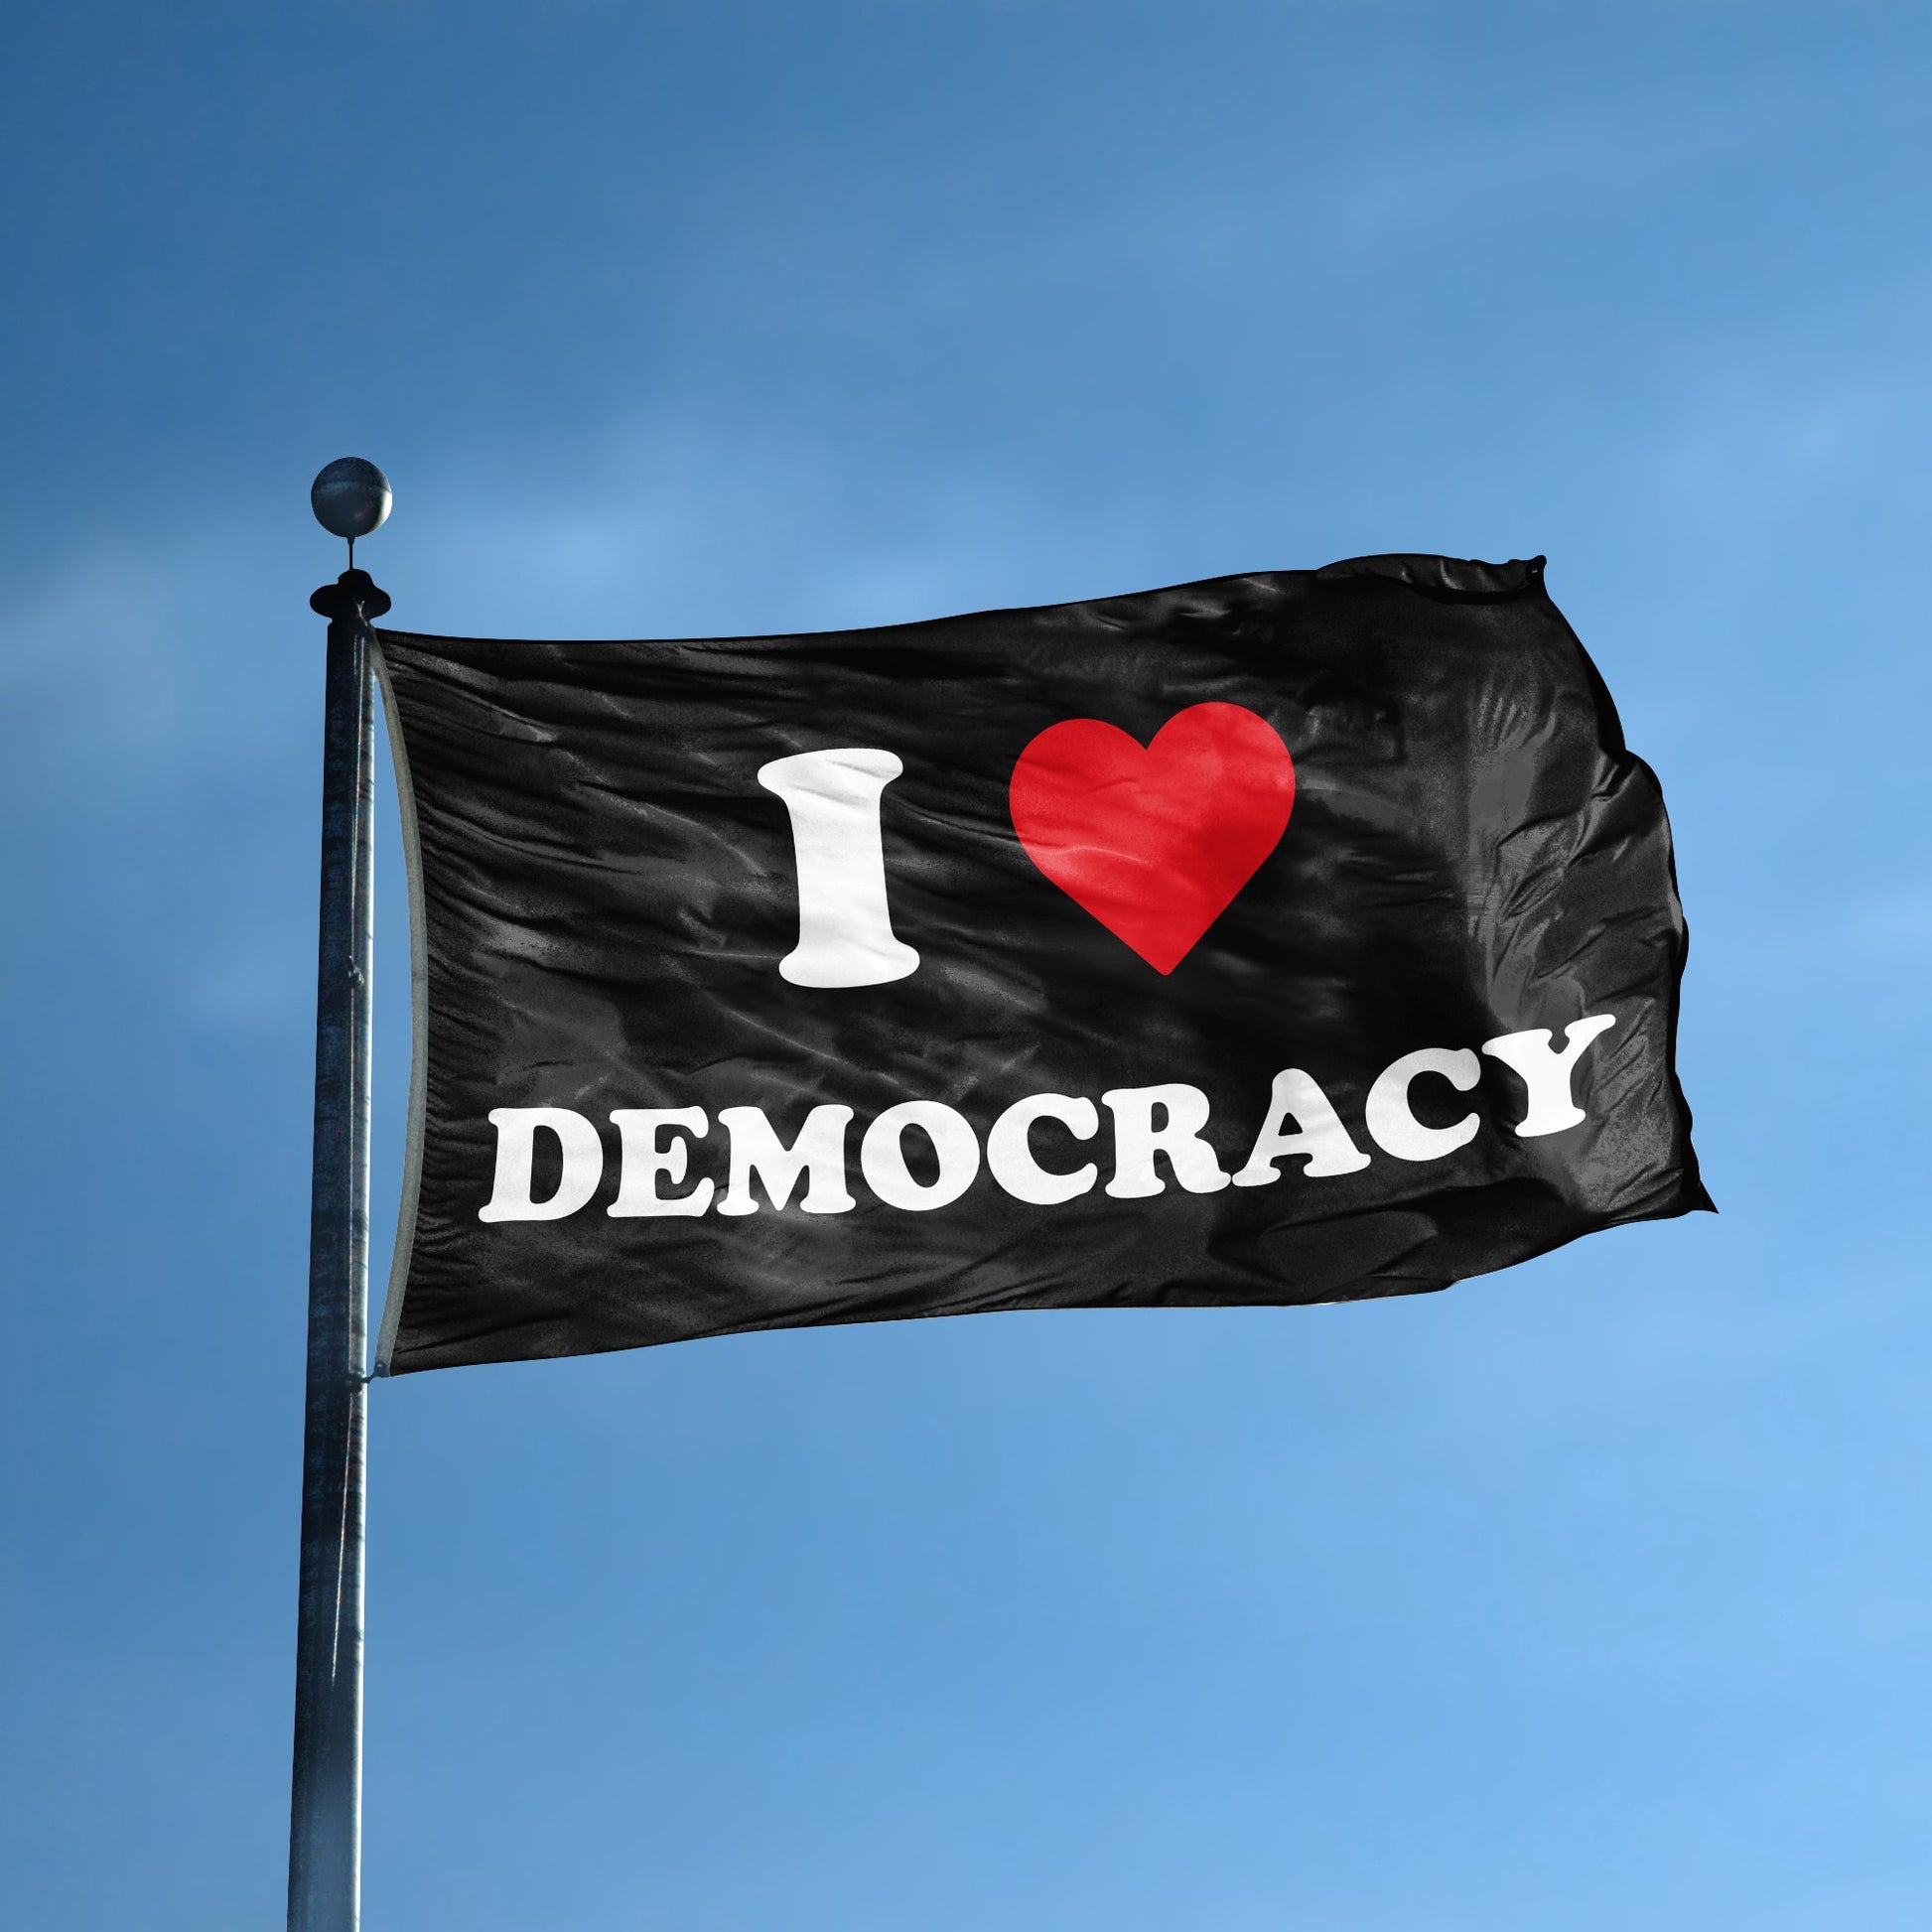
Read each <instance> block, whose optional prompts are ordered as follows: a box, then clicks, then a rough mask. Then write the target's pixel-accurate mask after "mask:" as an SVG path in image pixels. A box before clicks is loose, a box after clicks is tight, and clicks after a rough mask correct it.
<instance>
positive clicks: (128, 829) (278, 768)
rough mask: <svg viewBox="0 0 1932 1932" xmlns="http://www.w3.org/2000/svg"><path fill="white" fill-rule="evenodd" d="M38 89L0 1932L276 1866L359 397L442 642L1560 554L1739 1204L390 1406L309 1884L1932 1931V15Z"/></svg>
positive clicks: (169, 1917)
mask: <svg viewBox="0 0 1932 1932" xmlns="http://www.w3.org/2000/svg"><path fill="white" fill-rule="evenodd" d="M8 57H9V59H8V65H9V71H10V79H9V95H10V106H9V112H8V115H7V116H6V119H5V123H4V125H3V126H0V150H3V151H4V160H5V166H6V171H7V179H8V181H9V182H10V184H11V193H10V194H9V195H8V197H7V198H6V206H5V209H4V212H3V213H0V226H3V227H4V230H5V235H6V259H7V261H8V264H9V267H10V270H11V273H10V276H9V281H10V284H11V292H10V296H9V299H8V302H7V304H6V305H5V311H4V316H0V344H3V345H4V348H5V360H6V367H7V370H8V373H9V379H8V380H7V382H6V383H5V384H4V385H0V419H3V420H0V448H4V451H5V460H4V463H0V496H3V497H4V503H3V505H0V507H3V509H4V514H0V548H3V549H4V578H0V694H3V695H4V705H3V706H0V735H3V736H0V746H3V747H4V754H5V755H4V758H0V801H4V819H3V820H0V822H3V823H4V825H5V827H6V830H5V832H4V834H0V841H3V849H4V854H5V860H4V866H5V874H4V876H5V878H6V881H7V896H6V902H5V911H4V914H3V915H0V917H3V918H4V925H0V976H3V978H0V996H3V997H0V1051H3V1052H4V1062H3V1064H0V1092H4V1095H5V1103H6V1104H5V1106H4V1108H0V1175H4V1180H0V1205H4V1211H5V1225H6V1241H5V1244H4V1252H5V1254H6V1256H7V1265H6V1284H5V1295H6V1304H5V1306H6V1310H7V1329H8V1336H9V1341H10V1346H9V1347H8V1348H7V1349H6V1351H5V1354H4V1357H0V1377H3V1378H4V1392H3V1396H0V1640H3V1641H4V1650H3V1651H0V1654H4V1656H5V1657H6V1658H7V1660H8V1663H7V1666H6V1673H5V1674H6V1677H7V1679H8V1682H7V1686H6V1691H5V1705H6V1711H7V1716H6V1720H5V1723H4V1728H0V1869H4V1870H5V1871H6V1873H7V1877H6V1879H5V1886H6V1893H7V1899H8V1906H7V1915H8V1917H9V1918H10V1919H11V1920H13V1921H14V1922H17V1923H20V1924H22V1925H32V1926H36V1927H43V1926H45V1927H60V1928H69V1927H71V1928H76V1929H79V1928H88V1929H91V1928H96V1927H98V1928H103V1929H104V1928H109V1927H112V1928H119V1927H122V1926H125V1925H128V1924H131V1923H137V1922H138V1923H140V1924H142V1925H143V1926H146V1927H149V1928H152V1929H153V1932H227V1929H228V1928H234V1932H241V1928H243V1927H250V1928H253V1927H259V1926H261V1925H264V1924H273V1923H275V1922H276V1917H277V1914H278V1913H279V1911H280V1909H281V1893H282V1885H283V1880H284V1859H285V1831H286V1816H285V1808H286V1779H287V1745H288V1736H287V1733H288V1703H289V1683H290V1672H291V1665H292V1653H293V1637H294V1563H295V1536H296V1508H297V1494H298V1478H299V1462H300V1401H301V1367H302V1323H303V1307H302V1297H303V1286H304V1284H303V1270H304V1254H305V1241H306V1199H307V1180H308V1108H309V1086H308V1082H309V1052H310V1026H311V1017H312V1005H311V1003H312V999H313V984H314V981H313V919H314V892H315V839H316V825H317V808H316V806H317V801H316V790H317V775H318V735H319V723H320V715H319V705H320V690H321V666H322V637H321V628H322V627H321V624H320V623H319V621H317V620H315V619H314V618H313V617H311V616H310V614H309V612H308V610H307V608H306V600H307V596H308V593H309V591H310V589H311V588H312V587H313V586H314V585H315V584H317V583H319V582H321V581H322V580H323V579H325V578H326V577H331V576H333V575H334V574H335V572H336V571H337V570H338V569H339V568H340V555H339V550H338V548H337V547H336V546H334V545H332V544H331V543H330V542H329V541H328V540H327V539H326V538H324V537H323V536H322V534H321V533H320V532H319V531H318V530H317V529H316V528H315V526H314V525H313V523H312V522H311V521H310V518H309V514H308V509H307V505H306V500H305V492H306V489H307V484H308V481H309V478H310V477H311V475H312V474H313V473H314V471H315V470H316V469H317V468H318V467H319V466H320V465H321V464H322V463H324V462H325V461H327V460H328V459H330V458H332V457H335V456H338V455H341V454H345V453H348V452H355V453H359V454H363V455H367V456H369V457H372V458H374V459H375V460H377V461H378V462H380V463H382V464H383V465H384V467H385V468H386V469H387V470H388V471H389V473H390V475H391V477H392V478H393V480H394V482H395V484H396V488H397V504H398V507H397V510H396V514H395V518H394V520H393V522H392V523H391V524H390V526H389V527H388V528H387V529H386V530H384V531H383V532H382V533H381V534H380V535H379V536H378V537H376V538H374V539H372V540H371V541H370V542H369V543H368V545H367V546H366V548H365V551H364V554H363V559H362V560H363V561H364V562H365V563H366V564H367V565H368V567H369V568H370V569H371V570H372V571H373V572H374V573H375V574H376V576H377V577H378V579H379V580H380V581H381V582H382V583H383V584H384V585H385V587H386V588H387V589H388V590H389V591H390V592H391V594H392V595H393V597H394V599H395V618H396V621H398V622H400V623H403V624H406V625H410V626H419V627H422V628H426V629H432V630H435V629H443V630H453V631H465V630H474V631H481V632H493V633H496V634H512V635H515V634H526V635H543V634H546V633H547V634H553V635H565V636H569V635H585V634H591V635H596V634H618V635H637V634H653V633H654V634H676V633H680V632H682V633H691V632H698V633H719V632H727V633H728V632H734V631H746V630H764V629H790V628H800V627H811V626H830V625H843V624H851V623H864V622H873V621H890V620H895V619H900V618H916V617H922V616H930V615H937V614H939V613H943V612H946V611H953V610H961V609H972V608H979V607H984V606H989V605H998V604H1006V603H1020V602H1039V601H1057V600H1062V599H1068V598H1075V597H1081V596H1086V595H1092V594H1101V593H1107V592H1117V591H1124V590H1130V589H1138V588H1142V587H1145V586H1149V585H1155V584H1160V583H1167V582H1175V581H1181V580H1185V579H1188V578H1191V577H1200V576H1207V575H1213V574H1217V573H1221V572H1226V571H1233V570H1243V569H1263V568H1283V567H1293V566H1299V565H1312V564H1319V563H1322V562H1325V561H1328V560H1329V559H1331V558H1335V557H1343V556H1350V555H1356V554H1360V553H1363V552H1369V551H1377V550H1398V549H1418V550H1442V551H1447V552H1450V553H1454V554H1462V555H1476V556H1485V557H1508V556H1515V555H1525V554H1533V553H1536V552H1539V551H1543V552H1547V553H1548V554H1549V556H1550V558H1551V565H1550V582H1551V586H1552V588H1553V590H1554V592H1555V594H1556V596H1557V598H1558V600H1559V602H1560V603H1561V604H1562V605H1563V606H1564V608H1565V610H1566V611H1567V613H1568V614H1569V616H1570V618H1571V619H1572V621H1573V622H1574V623H1575V624H1576V625H1577V627H1578V629H1579V630H1580V631H1581V632H1582V634H1583V635H1584V637H1585V639H1586V641H1587V643H1588V644H1589V646H1590V648H1591V650H1592V652H1593V653H1594V655H1595V657H1596V659H1597V661H1598V663H1599V664H1600V665H1601V667H1602V669H1603V671H1604V673H1605V675H1606V677H1607V678H1608V680H1609V682H1610V685H1611V687H1612V689H1613V691H1614V692H1615V694H1616V696H1617V698H1618V701H1619V704H1620V706H1621V708H1622V712H1623V717H1624V722H1625V726H1626V729H1627V731H1628V734H1629V736H1630V739H1631V742H1632V743H1633V744H1634V745H1635V747H1636V748H1637V749H1638V750H1639V751H1640V752H1642V753H1643V754H1644V755H1645V756H1646V757H1647V758H1648V759H1650V760H1651V761H1652V763H1653V764H1655V765H1656V767H1657V768H1658V770H1659V772H1660V773H1661V775H1662V777H1663V780H1664V784H1665V789H1666V794H1667V796H1668V798H1669V800H1670V802H1671V806H1672V811H1673V817H1674V820H1675V824H1676V827H1677V835H1678V844H1679V862H1680V872H1681V877H1682V883H1683V889H1684V896H1685V900H1686V904H1687V907H1688V911H1689V914H1690V918H1691V925H1692V934H1693V946H1692V964H1691V971H1690V975H1689V979H1688V982H1687V987H1686V996H1685V1017H1684V1032H1683V1041H1682V1066H1683V1073H1684V1078H1685V1082H1686V1086H1687V1088H1688V1090H1689V1093H1690V1096H1691V1099H1692V1102H1693V1104H1694V1106H1695V1108H1696V1110H1697V1116H1698V1133H1699V1141H1700V1146H1701V1150H1702V1153H1703V1156H1704V1161H1705V1167H1706V1173H1707V1177H1708V1179H1709V1181H1710V1184H1711V1186H1712V1190H1713V1192H1714V1193H1715V1194H1716V1196H1717V1198H1718V1200H1719V1203H1720V1205H1721V1207H1722V1208H1723V1210H1724V1212H1723V1214H1722V1215H1721V1216H1720V1217H1716V1218H1713V1217H1708V1216H1706V1217H1698V1218H1695V1219H1693V1220H1689V1221H1682V1222H1677V1223H1671V1224H1666V1225H1661V1226H1650V1227H1641V1228H1632V1229H1626V1230H1620V1231H1618V1232H1615V1233H1612V1234H1609V1235H1605V1236H1602V1237H1598V1238H1596V1239H1593V1240H1591V1241H1589V1242H1587V1243H1584V1244H1582V1245H1581V1246H1579V1247H1576V1248H1573V1249H1571V1250H1569V1251H1567V1252H1565V1253H1562V1254H1559V1255H1555V1256H1552V1257H1549V1258H1547V1259H1545V1260H1542V1261H1539V1262H1536V1263H1534V1264H1532V1265H1530V1266H1528V1267H1525V1268H1521V1269H1518V1270H1516V1271H1514V1272H1512V1273H1510V1274H1507V1275H1502V1276H1497V1277H1492V1278H1489V1279H1486V1280H1483V1281H1480V1282H1476V1283H1471V1284H1467V1285H1465V1286H1463V1287H1461V1288H1458V1289H1455V1290H1452V1291H1450V1292H1449V1294H1447V1295H1443V1296H1438V1297H1432V1298H1425V1299H1421V1300H1416V1301H1408V1302H1394V1303H1383V1304H1376V1305H1371V1306H1366V1307H1359V1308H1344V1309H1327V1310H1318V1311H1201V1312H1187V1313H1180V1312H1163V1313H1154V1312H1148V1313H1139V1314H1103V1313H1074V1314H1056V1315H1045V1314H1036V1315H1028V1316H1014V1317H1004V1318H994V1317H988V1318H982V1319H978V1320H960V1321H950V1322H933V1323H903V1324H897V1325H892V1326H886V1327H879V1328H852V1329H835V1330H829V1331H822V1332H805V1333H796V1334H770V1335H759V1336H752V1337H744V1338H738V1339H731V1340H724V1341H716V1342H705V1343H697V1344H691V1345H687V1346H683V1347H677V1348H668V1349H660V1350H653V1351H647V1352H644V1353H640V1354H630V1355H618V1356H611V1357H605V1358H597V1359H591V1360H583V1361H574V1362H561V1363H545V1364H530V1365H518V1366H512V1367H505V1368H487V1369H475V1370H462V1371H452V1372H447V1373H443V1374H436V1375H426V1376H421V1377H414V1378H410V1379H409V1380H407V1381H404V1382H399V1383H397V1384H395V1385H392V1386H386V1387H378V1388H377V1389H376V1391H375V1399H374V1404H373V1425H372V1434H373V1476H372V1496H373V1502H372V1520H371V1530H372V1550H371V1587H370V1617H369V1624H370V1661H369V1729H368V1807H369V1821H368V1839H367V1859H366V1878H367V1907H366V1911H367V1921H368V1923H369V1924H370V1925H371V1927H373V1928H381V1927H385V1926H391V1925H394V1926H403V1925H407V1926H411V1927H415V1928H421V1932H443V1928H449V1929H450V1932H457V1928H461V1929H462V1932H563V1928H566V1927H568V1928H576V1927H582V1926H599V1927H614V1928H615V1927H621V1928H635V1929H636V1932H767V1928H774V1929H775V1928H783V1932H821V1929H822V1932H870V1929H871V1928H879V1932H886V1929H887V1928H891V1932H905V1928H918V1932H984V1929H985V1928H987V1927H990V1926H994V1925H998V1926H1001V1927H1003V1928H1012V1929H1013V1932H1066V1929H1067V1928H1082V1927H1088V1926H1092V1927H1105V1928H1107V1929H1108V1932H1274V1928H1279V1927H1284V1926H1290V1925H1293V1926H1310V1927H1327V1926H1335V1927H1341V1926H1346V1927H1348V1928H1349V1929H1350V1932H1463V1929H1464V1928H1467V1929H1468V1932H1478V1928H1479V1929H1480V1932H1514V1929H1515V1928H1522V1932H1532V1929H1534V1932H1546V1929H1547V1928H1549V1927H1552V1926H1561V1927H1564V1928H1565V1929H1566V1932H1597V1928H1602V1932H1623V1929H1624V1928H1628V1927H1631V1926H1634V1925H1642V1926H1644V1927H1646V1928H1655V1929H1656V1932H1673V1929H1674V1928H1692V1927H1697V1928H1704V1927H1708V1926H1710V1925H1713V1924H1738V1925H1746V1924H1747V1925H1750V1926H1752V1927H1753V1928H1755V1932H1783V1929H1784V1928H1791V1929H1792V1932H1797V1929H1798V1928H1804V1929H1805V1932H1812V1929H1813V1928H1817V1927H1820V1926H1827V1925H1829V1926H1858V1927H1861V1928H1864V1929H1865V1932H1884V1929H1886V1928H1894V1927H1896V1928H1905V1927H1912V1928H1917V1927H1920V1926H1922V1925H1923V1924H1924V1923H1925V1920H1926V1914H1927V1910H1928V1896H1929V1895H1932V1850H1928V1847H1929V1846H1932V1837H1928V1833H1927V1830H1926V1818H1927V1815H1928V1810H1929V1809H1932V1761H1928V1755H1927V1750H1926V1743H1925V1738H1926V1733H1927V1728H1928V1717H1929V1716H1932V1710H1929V1709H1928V1698H1929V1696H1932V1553H1929V1552H1928V1548H1927V1540H1926V1534H1925V1528H1924V1524H1925V1513H1924V1504H1923V1496H1924V1489H1925V1481H1924V1470H1925V1468H1926V1465H1927V1460H1928V1455H1932V1409H1929V1408H1928V1404H1927V1403H1926V1401H1925V1399H1924V1393H1923V1383H1924V1380H1925V1368H1926V1363H1927V1359H1928V1344H1932V1314H1929V1313H1928V1311H1927V1308H1926V1295H1925V1269H1924V1265H1923V1260H1922V1256H1923V1253H1924V1248H1925V1238H1926V1232H1927V1230H1926V1227H1925V1220H1926V1189H1925V1184H1924V1173H1925V1166H1926V1157H1927V1152H1928V1147H1927V1142H1928V1135H1927V1132H1926V1128H1925V1125H1924V1106H1925V1091H1926V1068H1927V1046H1928V1025H1927V1018H1926V1015H1927V1000H1926V993H1925V988H1926V986H1927V983H1928V967H1932V867H1928V862H1927V858H1926V842H1925V836H1924V829H1923V828H1924V804H1923V793H1924V782H1925V780H1924V772H1925V765H1926V760H1925V753H1924V748H1923V732H1924V729H1925V726H1924V720H1925V718H1926V716H1927V712H1928V699H1932V670H1929V669H1928V664H1929V662H1932V654H1929V653H1928V648H1927V639H1926V637H1925V635H1924V621H1923V615H1922V614H1923V611H1924V600H1925V593H1924V579H1925V575H1926V566H1927V552H1928V544H1927V538H1926V530H1927V527H1928V524H1932V508H1929V507H1928V505H1932V487H1928V483H1932V478H1928V474H1927V472H1928V464H1927V459H1926V454H1925V453H1926V449H1927V447H1928V429H1932V384H1929V383H1928V377H1927V369H1926V347H1925V345H1926V343H1927V341H1928V340H1932V260H1928V256H1927V252H1926V249H1925V245H1924V239H1923V237H1924V234H1925V231H1926V223H1925V212H1924V186H1925V181H1926V179H1927V165H1928V160H1932V156H1929V155H1928V148H1929V147H1932V134H1929V132H1928V130H1932V116H1929V115H1928V108H1929V107H1932V18H1928V16H1927V15H1926V14H1925V12H1924V10H1923V9H1919V8H1912V7H1907V6H1881V5H1858V4H1846V3H1845V0H1840V4H1835V5H1830V6H1825V5H1812V6H1780V5H1775V4H1773V5H1762V6H1746V5H1741V4H1739V5H1726V4H1707V5H1696V4H1683V5H1668V6H1661V5H1642V4H1634V5H1633V4H1622V5H1617V6H1593V5H1577V6H1559V5H1544V6H1528V5H1525V6H1503V5H1489V4H1469V3H1468V0H1464V3H1463V4H1453V5H1450V4H1440V5H1419V6H1398V5H1381V4H1375V0H1364V3H1363V4H1351V5H1296V4H1270V5H1259V4H1221V3H1219V0H1193V4H1189V5H1184V6H1183V5H1179V4H1163V5H1150V6H1142V5H1134V4H1124V5H1117V6H1100V5H1074V4H1051V3H1050V0H1049V3H1042V4H1025V3H1024V0H1006V3H1005V4H1000V3H997V0H984V3H983V4H971V3H969V0H948V3H938V0H935V4H918V0H876V4H870V5H866V4H843V3H838V0H827V4H811V5H797V6H791V7H783V8H780V7H770V6H750V5H745V4H740V3H739V0H712V4H708V5H702V6H700V5H695V4H668V5H663V6H658V7H654V8H649V9H645V8H640V7H635V6H615V5H587V4H568V3H567V0H551V4H548V5H546V6H544V7H542V8H537V7H533V6H529V7H514V8H511V7H501V6H487V5H483V6H477V5H469V6H462V7H459V6H455V5H439V4H427V3H424V4H401V5H382V6H378V5H374V4H360V3H358V0H345V4H339V5H337V6H334V7H332V8H329V9H322V8H317V7H311V6H287V7H277V8H273V9H267V8H258V7H245V6H240V5H235V6H215V5H210V4H206V0H186V3H185V4H182V5H178V6H174V7H170V8H167V9H153V8H141V7H132V6H128V7H105V6H98V5H88V4H84V0H83V3H82V4H75V5H70V6H67V7H63V8H60V9H53V8H42V9H38V10H34V11H32V12H26V11H22V12H20V13H19V14H18V15H17V17H16V18H14V19H13V20H12V21H11V22H10V24H9V29H8ZM385 839H387V843H386V844H385V847H384V850H383V853H382V855H381V860H380V864H381V865H382V867H383V885H382V901H381V908H380V917H381V921H382V931H381V935H380V938H379V963H380V965H381V968H382V974H383V977H382V981H381V988H380V1002H381V1004H380V1012H379V1022H380V1026H381V1030H382V1046H381V1065H380V1069H379V1096H378V1099H379V1109H380V1114H381V1121H380V1132H379V1137H378V1148H377V1153H378V1160H379V1162H380V1173H381V1175H382V1177H383V1185H384V1187H385V1188H386V1191H387V1197H388V1198H390V1199H391V1200H392V1199H393V1191H394V1184H395V1182H394V1173H395V1168H396V1165H397V1157H398V1147H399V1127H400V1120H401V1102H402V1089H403V1079H404V1072H405V1067H406V1047H405V1039H404V1033H405V1028H406V999H405V997H404V989H403V985H402V980H403V974H402V970H401V961H402V959H403V957H404V941H403V916H404V908H403V904H402V897H401V892H400V880H399V873H398V867H397V854H396V850H395V844H394V841H393V838H390V837H389V836H388V833H387V829H386V828H385ZM1914 1256H1919V1257H1921V1259H1920V1260H1918V1261H1914V1259H1913V1257H1914Z"/></svg>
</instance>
